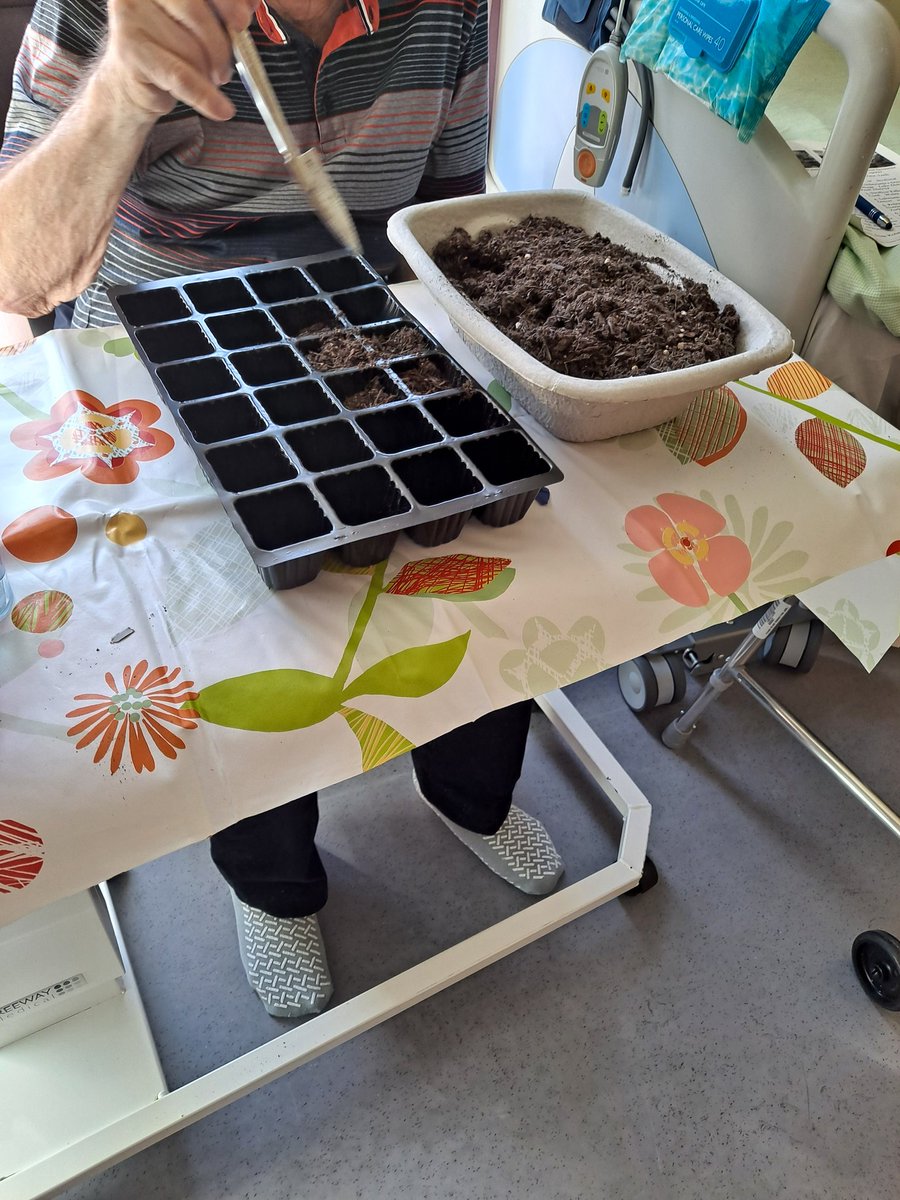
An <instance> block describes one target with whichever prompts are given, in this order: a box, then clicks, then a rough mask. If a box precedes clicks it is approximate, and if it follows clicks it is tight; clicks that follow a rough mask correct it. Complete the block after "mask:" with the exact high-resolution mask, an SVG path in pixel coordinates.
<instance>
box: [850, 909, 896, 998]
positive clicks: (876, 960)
mask: <svg viewBox="0 0 900 1200" xmlns="http://www.w3.org/2000/svg"><path fill="white" fill-rule="evenodd" d="M850 957H851V958H852V960H853V969H854V971H855V972H856V978H857V979H858V980H859V982H860V984H861V985H862V989H863V991H864V992H865V993H866V995H867V996H868V997H869V999H870V1000H874V1001H875V1003H876V1004H878V1005H880V1006H881V1007H882V1008H887V1009H889V1010H890V1011H891V1012H900V941H898V939H897V938H895V937H894V935H893V934H891V933H886V932H885V931H884V930H883V929H867V930H866V932H865V933H861V934H859V936H858V937H856V938H854V940H853V948H852V949H851V951H850Z"/></svg>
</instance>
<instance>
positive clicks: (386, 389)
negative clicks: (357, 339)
mask: <svg viewBox="0 0 900 1200" xmlns="http://www.w3.org/2000/svg"><path fill="white" fill-rule="evenodd" d="M328 386H329V388H330V389H331V390H332V391H333V392H334V394H335V395H336V396H337V398H338V400H340V402H341V404H343V406H344V408H352V409H354V410H358V409H361V408H377V407H378V406H379V405H382V404H390V403H391V402H392V401H394V400H401V399H403V393H402V392H401V391H400V390H399V388H398V387H397V386H396V384H395V383H394V382H393V381H392V380H391V379H390V378H389V377H388V376H387V375H385V373H384V371H379V370H377V369H375V368H371V369H370V370H367V371H352V372H351V371H348V372H346V373H345V374H343V375H329V377H328Z"/></svg>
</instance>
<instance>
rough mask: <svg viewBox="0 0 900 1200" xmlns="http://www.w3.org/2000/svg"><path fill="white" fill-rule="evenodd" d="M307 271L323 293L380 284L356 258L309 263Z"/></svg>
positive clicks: (378, 279) (375, 276) (377, 278)
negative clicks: (368, 284)
mask: <svg viewBox="0 0 900 1200" xmlns="http://www.w3.org/2000/svg"><path fill="white" fill-rule="evenodd" d="M307 271H308V272H309V275H310V278H311V279H314V280H315V281H316V283H317V284H318V285H319V287H320V288H321V289H322V291H323V292H341V291H343V290H344V289H345V288H355V287H362V286H363V285H364V284H367V283H380V282H381V280H380V278H379V277H378V276H377V275H375V274H374V273H373V272H372V271H370V270H369V269H368V268H367V267H365V266H363V264H362V263H361V262H360V261H359V259H358V258H349V257H348V258H333V259H330V260H329V261H327V262H319V263H311V264H310V265H309V266H308V267H307Z"/></svg>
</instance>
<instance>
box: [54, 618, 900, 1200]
mask: <svg viewBox="0 0 900 1200" xmlns="http://www.w3.org/2000/svg"><path fill="white" fill-rule="evenodd" d="M756 673H757V675H758V677H759V678H760V679H761V680H762V681H764V682H765V683H766V685H767V686H769V687H770V688H771V689H772V690H773V691H774V692H776V694H777V695H778V696H779V697H780V698H781V699H782V700H783V702H784V703H786V704H787V705H788V706H789V707H790V708H791V709H792V710H793V711H794V712H795V713H796V714H797V715H798V716H799V717H800V718H801V719H802V720H805V721H806V722H807V723H809V724H810V725H811V726H812V727H813V728H814V729H815V730H816V731H817V732H818V734H819V735H820V736H821V737H823V738H824V739H825V740H826V741H827V742H828V743H829V744H830V745H831V746H832V748H833V749H834V750H835V752H836V753H838V754H839V755H841V756H842V757H843V758H844V759H845V760H846V761H847V762H848V763H849V764H850V765H851V766H853V768H854V769H855V770H857V771H858V772H859V774H860V775H862V777H863V778H864V779H865V780H866V781H867V782H868V783H869V784H870V785H871V786H872V787H874V788H875V789H876V790H878V791H879V792H880V793H881V794H882V795H883V796H884V798H885V799H886V800H888V801H893V802H900V797H898V795H897V793H898V781H900V766H898V761H900V737H898V724H897V714H898V710H900V651H898V650H892V651H889V653H888V655H887V658H886V660H885V661H884V662H883V663H882V664H881V665H880V666H879V668H878V669H877V670H876V672H875V673H874V674H873V675H872V676H867V675H866V674H865V672H864V671H863V670H862V668H860V667H859V666H858V665H856V664H855V662H854V660H852V659H851V658H850V657H849V655H848V654H847V653H846V652H845V651H844V650H843V648H842V647H840V646H839V645H837V644H836V643H835V642H834V641H833V640H831V639H830V637H829V636H828V635H826V639H825V642H824V643H823V648H822V651H821V653H820V656H819V660H818V662H817V663H816V666H815V668H814V669H813V671H812V672H811V673H810V674H809V675H797V674H795V673H792V672H789V671H785V670H783V669H777V668H771V667H759V668H757V669H756ZM698 687H699V684H698V682H697V681H695V680H691V681H689V697H690V696H691V695H693V694H694V693H695V692H696V690H697V689H698ZM570 694H571V696H572V698H573V700H574V701H575V702H576V703H577V705H578V706H579V708H580V710H581V711H582V713H583V714H584V715H585V717H586V718H587V719H588V721H589V722H590V723H591V724H592V726H593V727H594V728H595V729H596V730H597V731H598V732H599V733H600V735H601V737H603V738H604V739H605V740H606V741H607V743H608V744H609V746H610V748H611V749H612V750H613V751H614V753H615V754H616V755H617V757H618V758H619V760H620V761H621V762H622V764H623V765H624V766H625V768H626V769H627V770H628V771H629V772H630V773H631V774H632V776H633V777H634V779H635V780H636V782H637V783H638V784H639V785H640V786H641V787H642V788H643V789H644V791H645V792H646V794H647V796H648V798H649V799H650V801H651V803H652V804H653V822H652V828H651V833H650V851H651V854H652V856H653V858H654V860H655V862H656V864H657V866H658V869H659V873H660V882H659V884H658V885H657V886H656V887H655V888H654V889H653V890H651V891H649V892H648V893H646V894H644V895H641V896H632V897H628V898H625V899H620V900H615V901H612V902H611V903H609V904H607V905H605V906H603V907H601V908H600V909H598V910H596V911H594V912H593V913H591V914H589V915H587V916H585V917H582V918H581V919H580V920H578V921H575V922H573V923H572V924H570V925H568V926H565V927H564V928H562V929H560V930H558V931H557V932H555V933H553V934H551V935H550V936H549V937H547V938H544V939H542V940H540V941H538V942H536V943H534V944H533V945H532V946H530V947H528V948H526V949H524V950H521V951H519V952H518V953H516V954H514V955H512V956H511V957H509V958H507V959H505V960H503V961H502V962H500V963H497V964H495V965H494V966H492V967H490V968H488V969H487V970H485V971H482V972H480V973H479V974H477V975H475V976H473V977H471V978H469V979H467V980H465V981H464V982H462V983H459V984H457V985H456V986H454V987H452V988H450V989H448V990H447V991H445V992H443V993H441V994H440V995H438V996H436V997H433V998H432V999H430V1000H428V1001H426V1002H425V1003H423V1004H421V1005H419V1006H417V1007H415V1008H414V1009H411V1010H409V1011H408V1012H406V1013H404V1014H402V1015H401V1016H399V1017H396V1018H394V1019H393V1020H391V1021H389V1022H387V1023H386V1024H384V1025H382V1026H380V1027H379V1028H377V1029H374V1030H371V1031H370V1032H368V1033H366V1034H364V1035H362V1036H361V1037H359V1038H357V1039H356V1040H355V1041H353V1042H350V1043H348V1044H347V1045H344V1046H342V1047H339V1048H338V1049H336V1050H333V1051H331V1052H329V1053H327V1054H326V1055H324V1056H323V1057H321V1058H319V1059H318V1060H316V1061H315V1062H313V1063H310V1064H308V1065H306V1066H304V1067H302V1068H300V1069H299V1070H297V1071H295V1072H294V1073H293V1074H291V1075H289V1076H287V1077H285V1078H284V1079H282V1080H279V1081H278V1082H277V1083H275V1084H272V1085H270V1086H268V1087H266V1088H264V1089H261V1090H259V1091H258V1092H256V1093H254V1094H252V1095H251V1096H249V1097H247V1098H246V1099H244V1100H241V1101H239V1102H238V1103H236V1104H234V1105H232V1106H230V1107H229V1108H228V1109H226V1110H223V1111H221V1112H219V1113H217V1114H214V1115H213V1116H211V1117H209V1118H207V1119H206V1120H204V1121H203V1122H201V1123H200V1124H198V1125H195V1126H193V1127H191V1128H190V1129H188V1130H186V1131H184V1132H182V1133H181V1134H178V1135H176V1136H174V1137H172V1138H170V1139H169V1140H167V1141H165V1142H164V1143H161V1144H159V1145H157V1146H154V1147H151V1148H150V1149H148V1150H146V1151H144V1152H143V1153H141V1154H139V1155H136V1156H135V1157H133V1158H131V1159H130V1160H128V1161H126V1162H124V1163H122V1164H119V1165H118V1166H116V1167H113V1168H111V1169H109V1170H107V1171H106V1172H105V1173H103V1174H101V1175H99V1176H97V1177H95V1178H94V1179H92V1180H89V1181H86V1182H83V1183H81V1184H79V1185H77V1186H75V1187H73V1188H71V1189H69V1190H68V1191H67V1192H66V1193H65V1195H66V1197H67V1200H125V1198H128V1200H221V1198H228V1200H238V1198H240V1200H293V1198H295V1197H297V1198H300V1197H303V1198H305V1200H344V1198H347V1200H350V1198H354V1197H359V1198H362V1200H374V1198H376V1197H392V1198H397V1200H406V1198H410V1200H450V1198H462V1200H468V1198H482V1197H483V1198H486V1200H487V1198H494V1197H498V1198H499V1197H516V1198H522V1197H552V1198H566V1200H568V1198H579V1200H580V1198H582V1197H585V1198H588V1197H590V1198H597V1200H601V1198H602V1200H637V1198H638V1197H640V1198H641V1200H645V1198H646V1197H649V1196H653V1197H662V1198H664V1200H701V1198H702V1200H710V1198H714V1200H768V1198H769V1197H779V1198H781V1197H787V1198H790V1200H807V1198H809V1200H812V1198H814V1197H815V1198H816V1200H868V1198H870V1197H872V1198H876V1197H877V1198H878V1200H881V1198H882V1197H884V1196H895V1195H897V1194H898V1184H897V1180H898V1177H900V1134H898V1130H900V1016H894V1015H892V1014H889V1013H886V1012H885V1011H884V1010H882V1009H880V1008H878V1007H876V1006H875V1005H874V1004H872V1003H871V1002H870V1001H869V1000H868V999H867V998H866V996H865V995H864V993H863V992H862V990H861V989H860V987H859V985H858V984H857V982H856V980H855V978H854V975H853V972H852V969H851V967H850V961H849V950H850V944H851V942H852V939H853V938H854V936H855V935H856V934H857V933H858V932H860V931H862V930H864V929H867V928H872V927H876V928H885V929H887V930H891V931H893V932H895V933H897V934H900V890H898V887H897V881H898V866H900V845H898V844H897V842H896V841H895V839H893V838H892V837H891V836H890V835H889V834H888V832H887V831H886V830H885V829H884V828H883V827H882V826H881V825H880V824H879V823H878V822H877V821H876V820H875V819H874V818H873V817H871V816H870V815H869V814H868V813H867V812H866V811H865V810H864V809H863V808H862V807H861V806H860V805H859V804H858V803H857V802H856V801H855V800H853V799H852V798H851V797H850V796H849V795H848V793H847V792H846V791H845V790H844V789H843V788H842V787H841V786H840V785H839V784H838V783H837V782H836V781H834V780H833V779H832V778H831V777H830V776H829V775H828V774H827V773H826V772H825V770H824V769H823V768H822V767H821V766H820V765H819V764H818V763H817V762H816V761H815V760H814V759H813V758H811V757H810V756H809V755H808V754H807V752H806V751H805V750H804V749H803V748H802V747H801V746H799V745H798V744H797V743H796V742H795V741H794V740H793V739H791V738H790V737H789V736H788V735H787V734H786V733H785V732H783V731H782V730H781V729H780V728H779V727H778V726H777V725H776V724H775V723H774V722H773V721H772V720H771V718H769V717H767V716H766V715H765V714H764V713H763V712H762V711H761V709H759V708H758V707H757V706H756V705H755V704H754V703H753V702H752V700H751V699H750V698H749V697H747V696H746V695H744V694H743V693H740V692H739V691H738V690H737V689H732V692H731V693H730V694H729V695H728V696H727V697H726V698H725V699H724V700H723V701H722V702H720V703H719V704H718V705H717V706H714V707H713V709H711V710H710V712H709V713H708V715H707V717H706V719H705V723H704V725H703V726H702V727H701V729H700V730H699V731H698V733H697V735H696V736H695V738H694V740H693V741H692V742H691V744H690V746H689V747H688V748H687V750H686V751H685V752H684V753H683V754H681V755H674V754H672V753H671V752H670V751H667V750H665V749H664V748H663V747H662V746H661V744H660V742H659V737H658V735H659V731H660V729H661V728H662V726H663V724H665V722H666V720H667V717H669V716H671V715H672V714H671V713H668V714H667V713H666V712H664V711H663V710H659V711H657V712H654V713H652V714H650V715H648V716H646V717H643V718H637V717H636V716H635V715H634V714H632V713H631V712H630V711H629V710H627V709H626V708H625V706H624V705H623V703H622V702H621V699H620V697H619V694H618V690H617V687H616V682H615V679H614V677H613V675H612V674H610V673H607V674H605V675H600V676H597V677H595V678H594V679H591V680H588V681H586V682H585V683H583V684H579V685H577V686H575V687H573V688H571V689H570ZM517 797H518V800H519V803H520V804H521V805H522V806H523V807H524V808H526V809H529V810H530V811H533V812H535V813H537V814H538V815H539V816H540V817H541V818H542V819H543V820H544V822H545V823H546V825H547V827H548V828H549V829H550V830H551V831H552V833H553V836H554V838H555V840H556V842H557V845H558V847H559V849H560V851H561V853H562V854H563V856H564V858H565V859H566V862H567V875H566V881H568V882H571V881H572V880H573V879H577V878H579V877H581V876H583V875H585V874H587V873H588V872H589V871H590V870H592V869H595V868H596V866H598V865H602V864H603V863H604V862H605V861H608V860H609V857H610V854H611V851H612V848H613V847H614V844H615V838H616V825H615V823H614V822H612V821H611V820H610V819H608V817H607V815H606V810H605V809H604V808H603V807H602V806H601V805H599V804H598V802H597V800H596V797H595V794H594V792H593V791H592V787H591V785H590V784H589V782H588V780H587V777H586V776H585V775H584V774H583V772H582V770H581V768H580V767H579V766H578V764H577V763H576V762H575V760H574V759H573V758H572V757H571V756H570V755H569V753H568V752H567V751H566V750H565V749H564V747H563V746H562V743H561V742H560V741H559V740H558V739H557V737H556V735H555V734H554V733H553V731H552V730H551V728H550V727H549V725H548V723H547V722H546V720H545V719H544V718H543V716H541V715H538V714H536V715H535V717H534V719H533V722H532V734H531V739H530V746H529V752H528V757H527V760H526V767H525V772H524V775H523V778H522V780H521V783H520V785H519V790H518V793H517ZM323 801H324V802H323V805H322V808H323V812H324V816H323V821H322V827H321V837H320V845H321V848H322V852H323V857H324V858H325V860H326V864H327V866H328V869H329V876H330V879H331V886H332V894H331V898H330V900H329V903H328V905H327V907H326V909H325V910H324V913H323V917H322V926H323V930H324V933H325V936H326V940H327V945H328V951H329V957H330V961H331V965H332V970H333V974H334V977H335V981H336V988H337V995H336V999H338V1000H340V999H346V998H347V997H349V996H351V995H354V994H356V993H358V992H359V991H361V990H363V989H364V988H366V987H368V986H370V985H372V984H374V983H376V982H378V981H380V980H382V979H384V978H387V977H388V976H389V975H391V974H393V973H395V972H396V971H398V970H401V969H403V968H404V967H407V966H409V965H412V964H413V963H415V962H417V961H419V960H421V959H422V958H423V957H425V956H427V955H429V954H432V953H434V952H435V951H437V950H440V949H442V948H444V947H446V946H448V945H450V944H452V943H453V942H455V941H457V940H459V939H460V938H462V937H464V936H466V935H468V934H471V933H473V932H475V931H476V930H478V929H480V928H482V927H484V926H485V925H487V924H489V923H490V922H492V921H494V920H496V919H498V918H500V917H502V916H504V915H507V914H509V913H511V912H514V911H516V909H517V908H518V907H520V906H521V905H522V904H525V903H528V901H527V900H525V899H524V898H522V897H521V896H520V895H519V894H518V893H516V892H515V891H514V890H512V889H511V888H509V887H508V886H507V885H505V884H503V883H502V882H500V881H499V880H497V879H496V878H495V877H493V876H491V875H490V874H489V873H488V872H487V871H486V870H485V869H484V867H482V866H481V865H480V864H479V863H478V862H477V861H476V860H475V859H474V857H473V856H471V855H470V854H469V852H468V851H466V850H465V848H464V847H462V846H461V845H460V844H459V843H458V842H456V840H455V839H454V838H453V836H452V834H450V832H449V831H448V830H446V829H445V828H444V826H443V825H442V824H441V823H440V822H439V821H438V820H437V819H436V818H435V817H434V816H433V815H432V814H431V813H430V812H429V811H428V810H427V809H426V808H425V807H424V805H422V803H421V802H420V801H418V800H417V799H416V798H415V796H414V793H413V789H412V786H411V782H410V775H409V768H408V764H407V763H406V762H405V761H403V760H400V761H397V762H394V763H392V764H389V765H388V766H386V767H384V768H381V769H379V770H378V771H377V772H375V773H373V774H372V775H370V776H368V777H367V778H366V779H365V780H363V781H356V782H353V783H350V784H346V785H342V786H339V787H336V788H333V789H331V790H329V792H327V793H325V794H324V796H323ZM114 890H115V897H116V900H117V903H118V907H119V911H120V916H121V919H122V922H123V925H124V929H125V933H126V937H127V939H128V942H129V946H130V949H131V953H132V956H133V960H134V963H135V969H136V973H137V975H138V977H139V980H140V983H141V986H142V989H143V993H144V996H145V1002H146V1004H147V1008H148V1011H149V1015H150V1020H151V1023H152V1025H153V1027H154V1031H155V1033H156V1035H157V1039H158V1044H159V1048H160V1053H161V1056H162V1061H163V1065H164V1068H165V1071H166V1075H167V1078H168V1080H169V1082H170V1085H171V1086H173V1087H174V1086H177V1085H179V1084H181V1083H183V1082H186V1081H187V1080H189V1079H191V1078H193V1077H194V1076H196V1075H197V1074H198V1073H200V1072H202V1071H206V1070H209V1069H210V1068H212V1067H214V1066H216V1065H217V1064H218V1063H220V1062H223V1061H225V1060H226V1059H227V1058H230V1057H232V1056H234V1055H235V1054H237V1053H240V1052H242V1051H245V1050H247V1049H249V1048H251V1047H253V1046H255V1045H257V1044H259V1043H261V1042H262V1041H265V1040H267V1038H269V1037H271V1036H273V1035H274V1034H275V1033H276V1032H280V1031H281V1030H282V1029H283V1028H284V1025H283V1024H282V1023H281V1022H277V1021H274V1020H273V1019H271V1018H269V1017H267V1016H266V1015H265V1013H264V1012H263V1011H262V1009H261V1008H260V1007H259V1006H258V1004H257V1002H256V1001H255V999H254V997H253V995H252V994H251V992H250V990H249V988H248V986H247V983H246V980H245V978H244V976H243V974H242V971H241V966H240V962H239V959H238V953H237V945H236V940H235V935H234V930H233V924H232V921H233V918H232V912H231V905H230V902H229V898H228V895H227V892H226V890H225V888H224V886H223V885H222V883H221V881H220V880H219V878H218V876H217V875H216V873H215V870H214V868H213V867H212V865H211V864H210V862H209V859H208V854H207V851H206V847H205V846H204V845H201V846H194V847H191V848H189V849H187V850H185V851H181V852H179V853H177V854H174V855H171V856H169V857H168V858H166V859H163V860H159V861H158V862H156V863H151V864H149V865H148V866H146V867H143V868H141V869H140V870H137V871H134V872H131V873H129V874H128V875H126V876H123V877H121V878H120V879H119V880H118V881H116V882H115V885H114Z"/></svg>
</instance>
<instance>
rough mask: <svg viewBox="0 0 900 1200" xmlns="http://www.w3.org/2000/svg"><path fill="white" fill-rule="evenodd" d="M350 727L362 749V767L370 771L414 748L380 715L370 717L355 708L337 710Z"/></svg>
mask: <svg viewBox="0 0 900 1200" xmlns="http://www.w3.org/2000/svg"><path fill="white" fill-rule="evenodd" d="M338 711H339V712H340V714H341V716H342V717H343V718H344V720H345V721H346V722H347V724H348V725H349V726H350V728H351V729H352V730H353V734H354V736H355V738H356V740H357V741H358V742H359V748H360V750H361V751H362V769H363V770H364V771H371V770H372V768H373V767H380V766H381V764H382V763H386V762H390V760H391V759H392V758H396V757H397V755H398V754H405V753H406V752H407V750H414V749H415V746H414V745H413V743H412V742H411V741H409V739H408V738H405V737H404V736H403V734H402V733H398V732H397V730H396V729H393V728H392V727H391V726H390V725H388V724H387V722H386V721H382V720H381V718H380V717H370V716H369V714H368V713H364V712H360V711H359V709H357V708H341V709H339V710H338Z"/></svg>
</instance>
